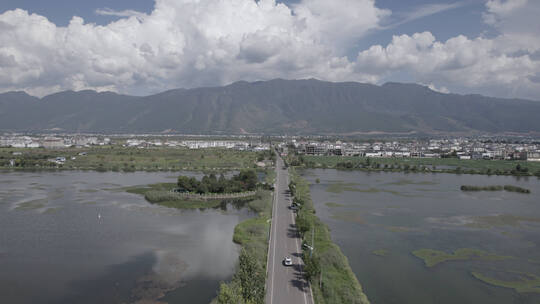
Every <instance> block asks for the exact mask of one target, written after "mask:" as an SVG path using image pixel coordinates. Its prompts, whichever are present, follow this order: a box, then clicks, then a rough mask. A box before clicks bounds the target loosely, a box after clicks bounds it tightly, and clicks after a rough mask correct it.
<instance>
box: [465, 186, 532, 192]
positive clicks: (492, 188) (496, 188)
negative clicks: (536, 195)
mask: <svg viewBox="0 0 540 304" xmlns="http://www.w3.org/2000/svg"><path fill="white" fill-rule="evenodd" d="M460 189H461V191H503V190H504V191H508V192H518V193H531V190H529V189H526V188H521V187H517V186H512V185H504V186H499V185H495V186H470V185H463V186H461V187H460Z"/></svg>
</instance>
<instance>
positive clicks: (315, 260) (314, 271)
mask: <svg viewBox="0 0 540 304" xmlns="http://www.w3.org/2000/svg"><path fill="white" fill-rule="evenodd" d="M303 260H304V263H305V266H304V275H305V277H306V279H307V280H308V281H310V282H313V279H315V278H316V277H317V276H318V275H319V274H320V273H321V259H320V258H319V256H318V255H317V254H315V253H314V254H312V255H311V256H310V254H309V253H307V252H304V257H303Z"/></svg>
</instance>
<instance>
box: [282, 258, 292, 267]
mask: <svg viewBox="0 0 540 304" xmlns="http://www.w3.org/2000/svg"><path fill="white" fill-rule="evenodd" d="M283 265H285V266H292V259H291V258H290V257H285V258H284V259H283Z"/></svg>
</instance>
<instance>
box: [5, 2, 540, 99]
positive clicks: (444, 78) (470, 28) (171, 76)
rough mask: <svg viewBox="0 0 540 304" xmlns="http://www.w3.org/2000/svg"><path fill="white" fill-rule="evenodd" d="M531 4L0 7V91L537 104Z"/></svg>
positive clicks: (536, 8)
mask: <svg viewBox="0 0 540 304" xmlns="http://www.w3.org/2000/svg"><path fill="white" fill-rule="evenodd" d="M539 2H540V1H535V0H461V1H459V0H458V1H429V0H408V1H402V0H333V1H326V0H290V1H281V2H280V3H282V4H284V5H285V6H280V5H276V4H275V3H273V2H272V0H262V1H260V2H258V4H257V3H255V2H254V1H253V0H224V1H221V2H220V4H217V2H216V1H212V0H201V1H199V2H193V1H192V0H182V1H180V0H157V2H156V1H154V0H129V1H128V0H120V1H103V0H95V1H81V0H47V1H36V0H33V1H32V0H2V2H1V3H0V28H1V27H2V25H5V29H6V30H2V32H1V33H0V72H1V73H0V74H4V76H3V77H0V91H8V90H25V91H27V92H29V93H31V94H34V95H45V94H49V93H52V92H55V91H59V90H65V89H75V90H77V89H96V90H113V91H117V92H121V93H128V94H137V95H145V94H151V93H156V92H159V91H161V90H165V89H170V88H175V87H196V86H201V85H223V84H227V83H230V82H234V81H237V80H248V81H249V80H266V79H271V78H275V77H281V78H308V77H315V78H319V79H323V80H329V81H360V82H369V83H375V84H382V83H384V82H387V81H401V82H415V83H420V84H424V85H427V86H430V87H431V88H432V89H434V90H439V91H441V92H457V93H481V94H485V95H491V96H501V97H518V98H529V99H537V100H540V85H539V81H538V79H540V63H539V61H538V60H539V59H540V41H539V39H538V36H539V35H538V34H540V33H538V31H540V23H539V21H538V20H535V19H538V18H536V17H535V16H538V15H536V14H537V13H540V5H539ZM17 9H18V10H17ZM139 13H141V14H139ZM31 14H35V15H31ZM74 16H79V17H82V18H83V19H84V21H82V20H79V19H73V18H74ZM42 17H45V18H47V20H45V19H44V18H42ZM73 20H75V22H74V21H73ZM219 23H222V24H221V25H220V24H219ZM14 37H15V39H14ZM6 75H7V76H6Z"/></svg>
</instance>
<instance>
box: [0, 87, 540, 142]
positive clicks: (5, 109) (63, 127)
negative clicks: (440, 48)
mask: <svg viewBox="0 0 540 304" xmlns="http://www.w3.org/2000/svg"><path fill="white" fill-rule="evenodd" d="M45 130H58V131H64V132H99V133H113V132H114V133H146V132H150V133H151V132H155V133H161V132H171V133H182V134H245V133H256V134H336V135H338V134H342V135H344V134H350V135H352V134H366V133H399V134H407V133H409V134H413V133H423V134H434V133H436V134H444V133H470V132H473V133H474V132H476V133H504V132H517V133H529V132H540V102H539V101H531V100H520V99H502V98H493V97H485V96H481V95H458V94H443V93H439V92H435V91H433V90H431V89H429V88H427V87H425V86H421V85H417V84H403V83H386V84H384V85H381V86H377V85H371V84H363V83H357V82H325V81H319V80H315V79H306V80H283V79H274V80H269V81H257V82H245V81H240V82H235V83H233V84H231V85H227V86H222V87H204V88H195V89H176V90H170V91H166V92H163V93H160V94H156V95H151V96H145V97H138V96H127V95H120V94H116V93H112V92H102V93H98V92H95V91H89V90H86V91H78V92H74V91H65V92H60V93H56V94H52V95H49V96H45V97H43V98H37V97H33V96H30V95H28V94H26V93H24V92H8V93H3V94H0V131H4V132H11V131H17V132H21V131H30V132H31V131H45Z"/></svg>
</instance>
